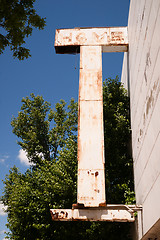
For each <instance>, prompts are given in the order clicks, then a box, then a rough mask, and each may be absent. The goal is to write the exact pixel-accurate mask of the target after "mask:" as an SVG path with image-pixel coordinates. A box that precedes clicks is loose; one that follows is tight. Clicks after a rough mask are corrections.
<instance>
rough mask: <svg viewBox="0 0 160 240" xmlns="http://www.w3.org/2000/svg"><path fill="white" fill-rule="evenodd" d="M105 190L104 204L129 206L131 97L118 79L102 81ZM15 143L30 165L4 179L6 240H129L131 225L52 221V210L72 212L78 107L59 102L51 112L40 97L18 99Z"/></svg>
mask: <svg viewBox="0 0 160 240" xmlns="http://www.w3.org/2000/svg"><path fill="white" fill-rule="evenodd" d="M103 93H104V96H103V97H104V129H105V157H106V186H107V188H106V190H107V191H106V192H107V202H108V203H125V202H126V203H133V201H134V197H133V176H132V159H131V156H130V153H129V151H128V150H129V146H128V145H129V144H128V143H129V141H130V124H129V99H128V97H127V94H126V92H125V90H124V88H123V87H122V85H121V83H119V81H118V78H116V79H115V80H114V79H108V80H106V81H105V82H104V86H103ZM11 124H12V127H13V132H14V133H15V134H16V135H17V136H18V137H19V138H20V140H21V141H19V142H18V144H19V145H20V146H21V147H22V148H23V150H25V151H26V152H27V155H28V158H29V160H30V162H32V163H34V165H33V166H32V167H30V169H28V170H27V171H26V172H25V173H20V172H19V170H18V169H17V168H16V167H15V166H14V167H13V168H12V169H11V170H10V172H9V174H8V175H7V176H6V179H5V180H4V186H5V187H4V194H3V196H2V201H3V203H4V204H5V205H7V206H8V210H7V212H8V224H7V226H8V228H9V230H10V233H8V236H9V237H10V239H15V240H28V239H30V240H32V239H33V240H40V239H41V240H46V239H47V240H48V239H56V240H60V239H61V240H63V239H65V240H66V239H70V240H72V239H81V240H83V239H89V240H90V239H93V240H98V239H101V240H103V239H110V240H119V239H131V238H130V237H129V235H128V233H129V226H128V225H129V224H124V223H106V222H53V221H52V220H51V216H50V212H49V209H50V208H71V206H72V204H73V203H75V202H76V191H77V186H76V185H77V159H76V158H77V103H75V102H74V100H73V99H72V100H71V101H70V104H69V105H68V107H66V103H65V102H64V101H63V100H61V101H60V102H59V103H57V104H56V106H55V109H51V107H50V104H49V103H48V102H45V101H44V100H43V98H42V97H40V96H35V95H34V94H32V95H31V98H29V97H27V98H24V99H23V100H22V107H21V111H20V112H19V114H18V117H17V118H13V119H12V123H11Z"/></svg>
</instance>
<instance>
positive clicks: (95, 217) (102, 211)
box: [50, 205, 142, 222]
mask: <svg viewBox="0 0 160 240" xmlns="http://www.w3.org/2000/svg"><path fill="white" fill-rule="evenodd" d="M141 210H142V207H141V206H135V205H131V206H128V205H107V207H105V208H102V207H99V208H92V207H89V208H82V209H51V210H50V212H51V216H52V220H53V221H106V222H134V221H135V216H134V213H135V212H136V211H141Z"/></svg>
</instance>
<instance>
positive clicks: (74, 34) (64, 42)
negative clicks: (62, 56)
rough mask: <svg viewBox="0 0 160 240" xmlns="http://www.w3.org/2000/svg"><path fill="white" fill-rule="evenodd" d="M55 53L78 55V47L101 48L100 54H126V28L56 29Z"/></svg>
mask: <svg viewBox="0 0 160 240" xmlns="http://www.w3.org/2000/svg"><path fill="white" fill-rule="evenodd" d="M54 46H55V49H56V53H73V52H74V53H78V52H80V46H102V52H127V50H128V34H127V27H103V28H75V29H57V30H56V37H55V45H54Z"/></svg>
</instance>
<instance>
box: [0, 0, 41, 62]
mask: <svg viewBox="0 0 160 240" xmlns="http://www.w3.org/2000/svg"><path fill="white" fill-rule="evenodd" d="M34 2H35V0H0V27H1V29H2V33H1V34H0V54H2V53H3V51H4V49H5V48H6V47H7V46H9V47H10V49H11V51H12V52H13V56H14V57H17V58H18V59H19V60H23V59H24V58H28V57H29V56H31V55H30V50H29V49H27V48H25V47H24V46H23V44H25V38H26V37H28V36H30V35H31V34H32V31H33V28H38V29H43V28H44V26H45V19H44V18H41V17H40V16H39V15H38V14H37V13H36V10H35V9H34V6H33V5H34Z"/></svg>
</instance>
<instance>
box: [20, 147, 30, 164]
mask: <svg viewBox="0 0 160 240" xmlns="http://www.w3.org/2000/svg"><path fill="white" fill-rule="evenodd" d="M18 158H19V160H20V162H21V163H23V164H25V165H27V166H29V165H30V163H29V160H28V158H27V154H26V152H25V151H24V150H23V149H20V150H19V154H18Z"/></svg>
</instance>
